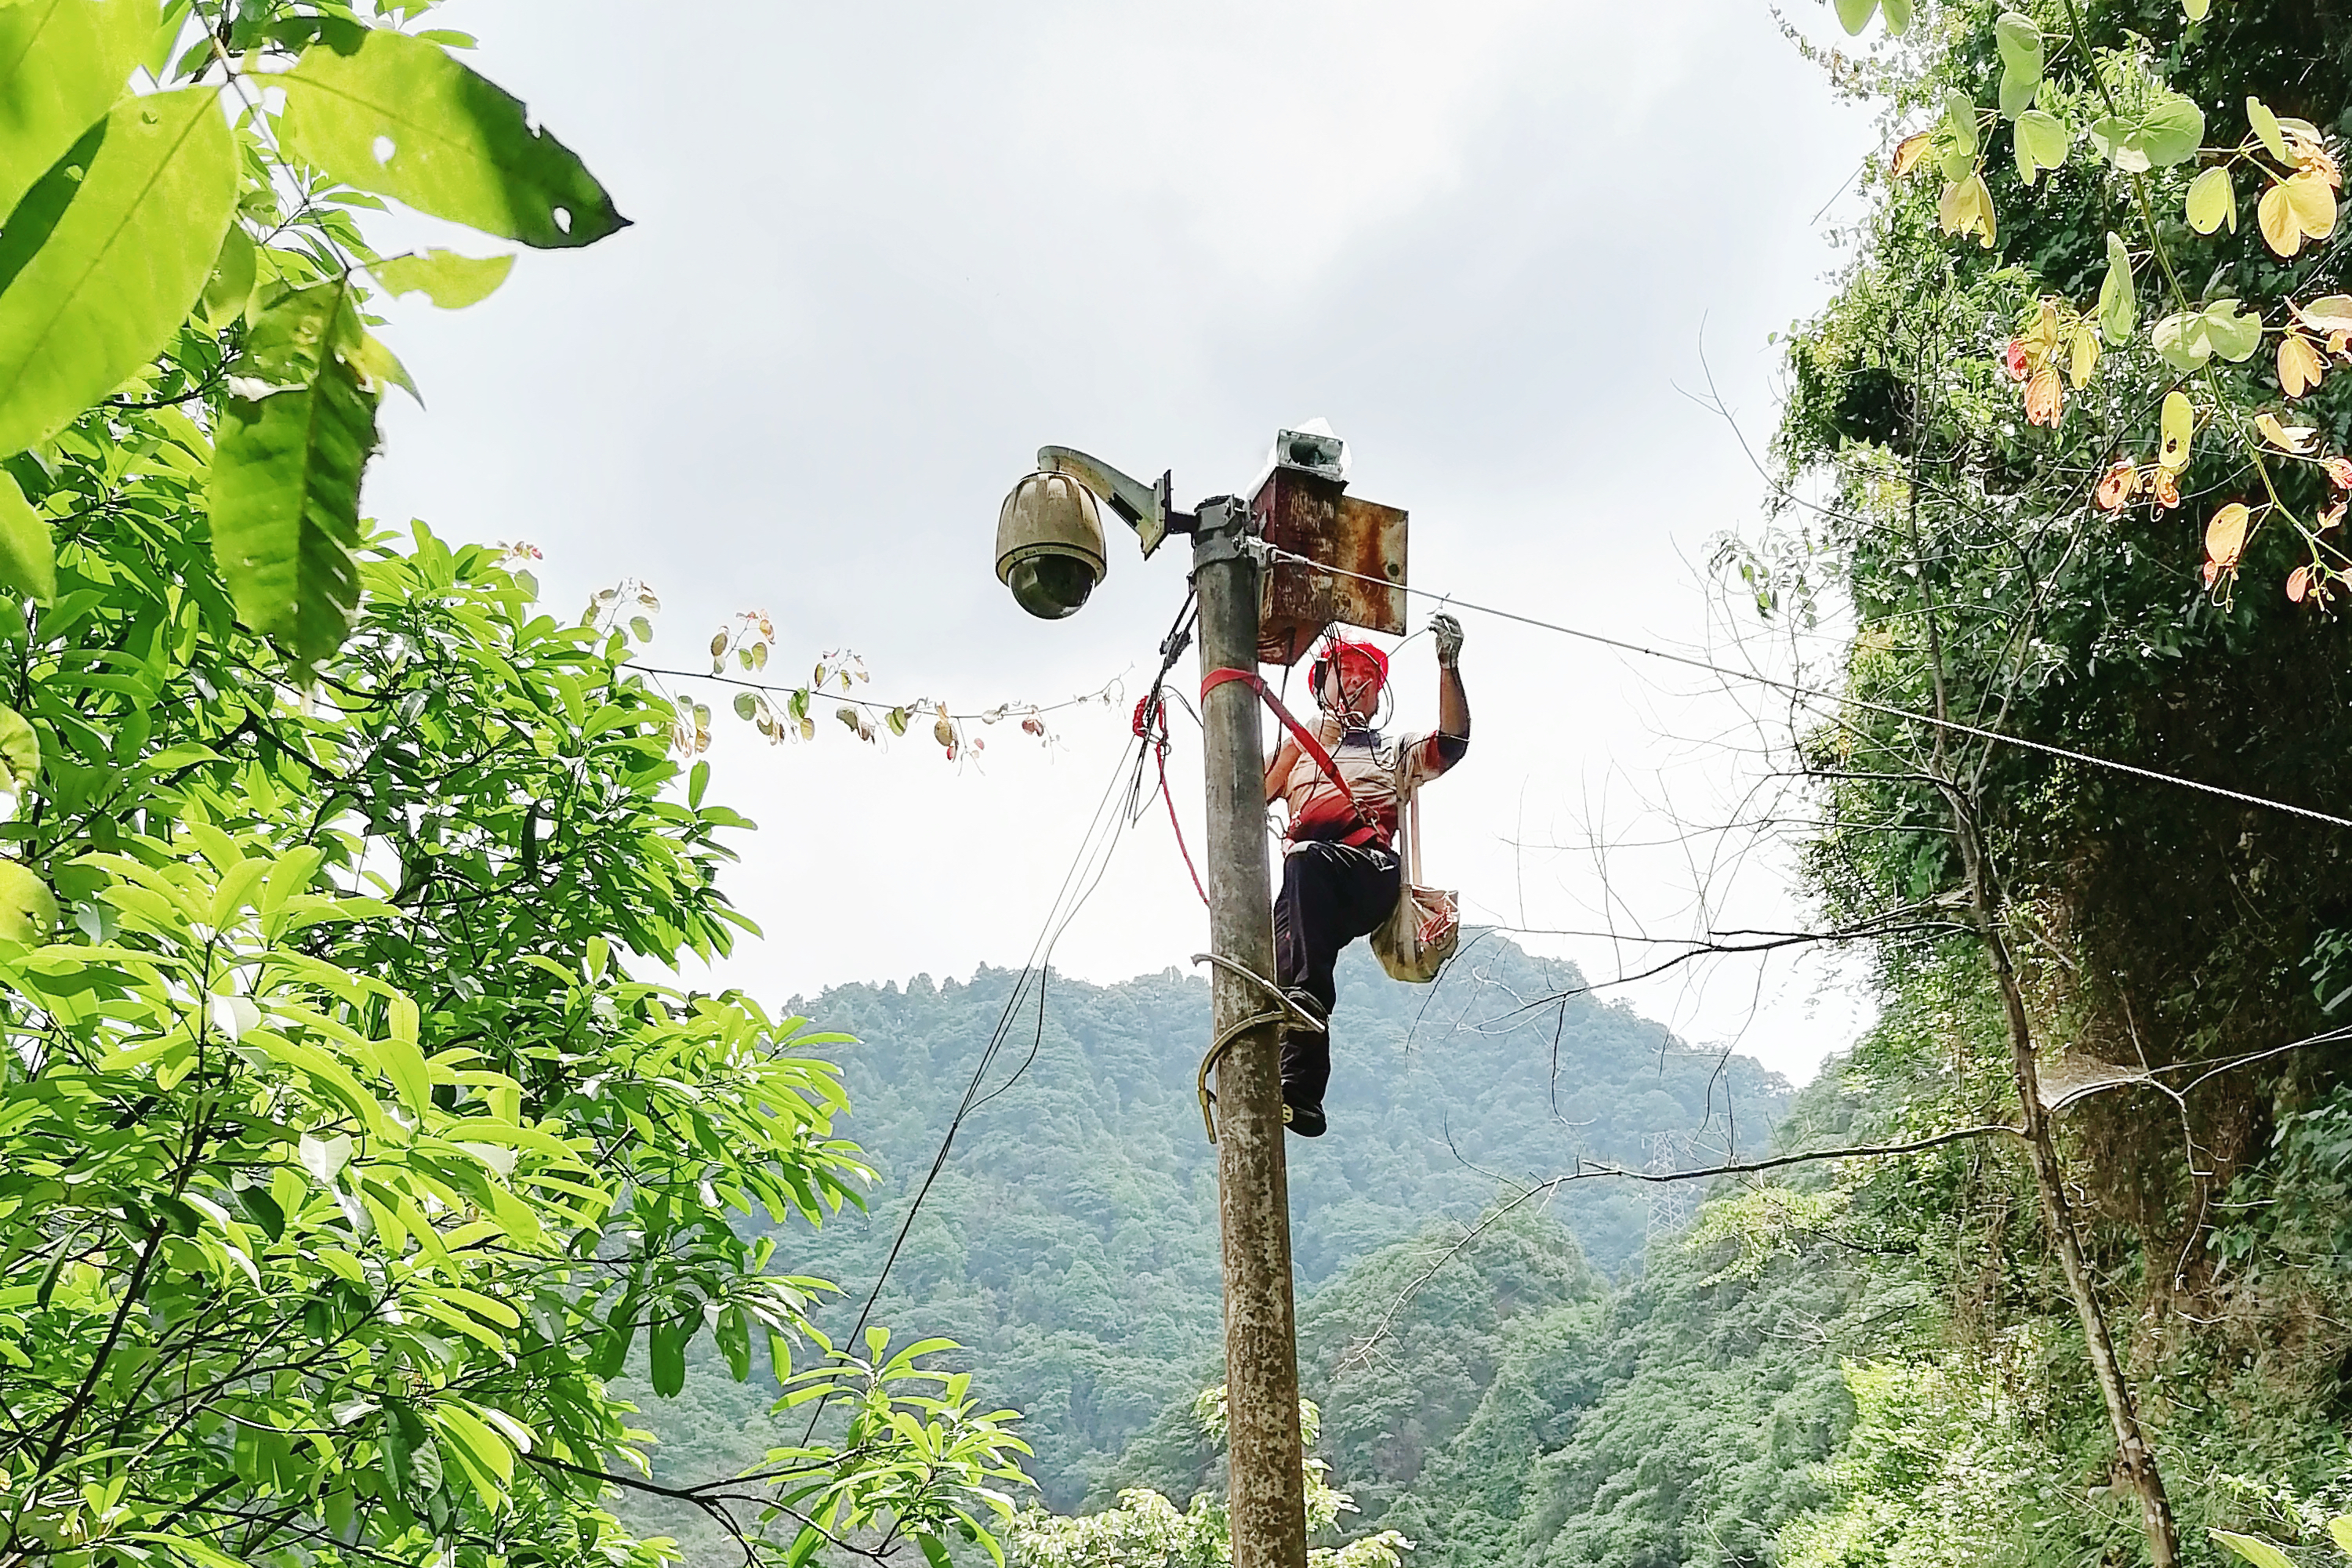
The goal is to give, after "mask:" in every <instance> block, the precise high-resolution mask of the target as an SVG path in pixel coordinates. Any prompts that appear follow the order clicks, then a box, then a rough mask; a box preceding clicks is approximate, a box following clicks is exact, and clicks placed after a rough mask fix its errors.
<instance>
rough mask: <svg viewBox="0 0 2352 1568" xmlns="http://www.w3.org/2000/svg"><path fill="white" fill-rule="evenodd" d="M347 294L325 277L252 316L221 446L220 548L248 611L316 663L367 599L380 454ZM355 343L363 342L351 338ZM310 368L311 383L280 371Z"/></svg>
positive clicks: (234, 591) (216, 548) (261, 628)
mask: <svg viewBox="0 0 2352 1568" xmlns="http://www.w3.org/2000/svg"><path fill="white" fill-rule="evenodd" d="M347 299H348V296H347V294H346V293H345V291H344V290H343V289H342V288H341V285H339V284H320V285H319V286H318V287H317V288H314V289H303V290H300V291H299V293H297V294H294V295H291V296H289V297H288V298H287V299H286V300H282V301H280V302H279V303H278V305H276V306H273V307H272V308H271V309H270V310H268V311H265V312H264V313H263V317H262V320H260V321H257V322H256V323H255V324H254V331H253V341H254V342H257V343H259V344H260V349H259V351H258V352H256V351H254V350H252V349H249V350H248V353H247V358H246V359H245V360H244V361H241V362H240V363H241V364H243V365H244V366H245V367H246V368H247V369H248V370H250V371H253V372H255V373H257V374H255V375H254V376H253V377H252V378H250V379H237V378H233V379H232V382H231V390H232V391H234V392H239V393H241V394H242V393H258V394H260V395H258V396H247V395H236V396H233V397H231V398H230V399H229V401H228V404H227V405H226V408H225V409H224V410H223V413H222V416H221V422H220V426H219V428H218V430H217V431H216V433H215V443H214V447H213V477H212V504H213V554H214V557H215V559H216V560H217V561H218V562H219V563H220V568H221V574H222V576H223V577H224V578H225V579H226V582H227V584H228V589H229V594H230V596H231V597H232V598H233V599H234V600H235V601H236V610H237V614H238V616H241V617H242V618H243V619H244V620H245V622H246V623H247V625H248V626H252V627H253V628H254V629H255V630H256V631H258V632H262V633H265V634H267V635H268V636H271V637H278V638H280V639H281V640H283V641H285V642H287V643H288V644H289V646H290V647H292V648H293V651H294V653H295V655H296V657H298V658H301V659H304V660H306V661H310V662H316V661H317V660H319V659H321V658H325V657H326V656H327V655H329V654H331V653H332V652H333V651H334V650H335V649H336V648H337V647H340V646H341V643H342V640H343V636H344V634H345V632H346V631H347V630H349V628H350V626H351V618H352V613H353V611H354V610H355V609H356V607H357V605H358V604H359V589H360V584H359V569H358V566H357V564H356V563H355V562H354V560H353V558H352V557H353V553H354V552H356V551H357V550H358V548H359V545H360V521H359V499H360V474H361V470H362V468H364V467H365V466H366V463H367V460H368V457H369V455H370V454H371V453H373V451H374V450H375V442H376V425H375V412H376V403H377V394H375V393H373V392H372V391H370V390H369V389H368V388H367V387H365V386H364V385H362V382H361V378H360V373H359V371H358V370H357V369H355V368H354V367H353V366H352V364H351V363H348V361H347V360H346V358H345V355H344V352H343V350H341V348H340V347H339V346H338V344H339V342H340V341H341V340H344V339H345V337H346V334H347V333H349V332H351V331H356V328H355V327H352V326H347V325H346V324H345V318H346V317H348V315H349V310H348V306H347V303H346V301H347ZM353 346H354V347H355V346H356V343H354V344H353ZM305 372H307V373H308V380H307V382H300V381H298V382H296V383H295V384H285V382H284V380H283V379H281V378H285V377H289V376H295V375H299V374H302V373H305Z"/></svg>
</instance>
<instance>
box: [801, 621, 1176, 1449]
mask: <svg viewBox="0 0 2352 1568" xmlns="http://www.w3.org/2000/svg"><path fill="white" fill-rule="evenodd" d="M1191 615H1192V595H1191V594H1190V593H1189V592H1188V593H1187V594H1186V595H1185V596H1184V604H1183V605H1182V607H1181V608H1180V609H1179V610H1178V611H1177V614H1176V620H1175V623H1174V625H1172V626H1171V627H1170V628H1169V633H1168V637H1167V638H1166V639H1165V640H1164V641H1163V642H1162V643H1161V644H1160V655H1161V663H1160V673H1159V675H1158V676H1156V677H1155V678H1154V679H1153V682H1152V685H1153V689H1155V690H1156V689H1158V687H1159V684H1160V681H1162V680H1165V679H1167V675H1168V671H1169V670H1170V669H1171V668H1173V667H1174V665H1175V663H1176V660H1177V658H1179V657H1180V656H1181V654H1182V652H1183V649H1184V646H1185V643H1186V642H1187V641H1189V640H1190V627H1189V624H1188V623H1189V617H1190V616H1191ZM1081 700H1083V699H1081ZM1137 744H1138V747H1139V751H1138V752H1137V755H1136V758H1135V760H1134V762H1133V763H1132V764H1130V763H1129V758H1128V755H1127V752H1126V749H1125V748H1123V747H1122V748H1121V749H1120V752H1119V755H1118V764H1117V765H1116V766H1115V767H1114V768H1113V769H1112V770H1111V774H1110V778H1109V780H1108V783H1107V784H1105V786H1104V789H1103V793H1102V795H1101V798H1100V799H1098V800H1097V802H1096V803H1095V810H1094V815H1093V816H1092V817H1091V818H1089V819H1088V821H1087V831H1086V834H1085V836H1084V837H1082V838H1081V839H1080V840H1079V843H1078V850H1077V853H1076V856H1075V857H1073V858H1072V859H1071V862H1070V867H1069V869H1068V870H1067V871H1066V872H1064V873H1063V876H1062V884H1061V886H1060V888H1058V889H1056V890H1055V894H1054V901H1053V903H1052V904H1051V905H1050V906H1049V907H1048V909H1047V910H1046V915H1045V923H1044V924H1043V925H1042V926H1041V927H1040V928H1039V930H1038V932H1037V938H1036V941H1035V942H1034V943H1032V944H1031V946H1030V949H1029V957H1028V959H1027V961H1026V962H1025V963H1023V964H1022V966H1021V973H1019V974H1018V975H1017V976H1015V978H1014V980H1013V989H1012V991H1011V993H1010V994H1008V995H1007V996H1006V997H1005V999H1004V1007H1003V1011H1002V1012H1000V1013H999V1014H998V1015H997V1018H996V1026H995V1027H994V1028H993V1029H992V1030H991V1031H990V1033H989V1037H988V1043H987V1045H985V1046H984V1047H982V1049H981V1053H980V1060H979V1061H978V1063H976V1064H975V1065H974V1066H973V1068H972V1071H971V1081H970V1082H969V1083H967V1084H966V1085H965V1086H964V1091H963V1097H962V1099H961V1100H960V1101H959V1102H958V1104H957V1106H956V1110H955V1114H954V1115H953V1116H952V1117H950V1119H949V1121H948V1125H947V1131H945V1132H944V1133H943V1134H942V1135H941V1136H940V1146H939V1152H937V1153H935V1154H934V1155H932V1157H931V1163H930V1168H929V1170H928V1171H927V1172H925V1173H924V1175H923V1180H922V1183H921V1184H920V1185H919V1186H918V1187H917V1188H916V1189H915V1196H914V1201H913V1202H911V1203H910V1204H908V1205H907V1213H906V1216H905V1217H904V1218H903V1219H902V1220H900V1221H899V1224H898V1235H897V1236H895V1237H892V1239H891V1242H890V1251H889V1253H888V1255H887V1256H886V1257H885V1258H883V1260H882V1268H881V1271H880V1272H879V1273H878V1274H877V1275H876V1276H875V1279H874V1288H873V1289H871V1290H868V1291H867V1292H866V1302H865V1305H864V1306H862V1307H860V1308H859V1309H858V1313H857V1322H856V1327H854V1328H852V1329H851V1330H850V1331H849V1334H848V1336H847V1338H846V1339H845V1341H843V1342H844V1343H846V1344H856V1342H857V1339H858V1336H859V1335H860V1334H862V1333H864V1332H865V1331H866V1324H867V1323H868V1322H869V1321H872V1319H873V1316H874V1309H875V1307H876V1305H877V1303H878V1302H879V1301H880V1300H881V1299H882V1291H883V1289H884V1287H885V1286H887V1284H888V1283H889V1280H890V1272H891V1270H892V1269H893V1268H896V1267H897V1266H898V1256H899V1254H900V1253H901V1252H903V1251H904V1250H905V1249H906V1246H907V1238H908V1236H910V1235H912V1234H913V1232H914V1228H915V1221H916V1219H917V1218H918V1217H919V1215H921V1213H922V1208H923V1203H924V1200H925V1199H927V1198H928V1197H929V1196H930V1192H931V1187H932V1185H933V1184H935V1183H936V1182H938V1180H939V1178H940V1172H942V1171H944V1170H945V1169H946V1168H947V1163H948V1155H949V1154H950V1152H952V1151H953V1150H954V1148H955V1141H956V1135H957V1134H958V1133H959V1132H961V1131H962V1130H963V1124H964V1122H965V1121H968V1120H969V1119H970V1118H971V1115H972V1114H973V1113H974V1112H975V1111H978V1110H980V1109H981V1108H982V1107H983V1106H985V1105H987V1104H988V1102H989V1101H991V1100H994V1099H996V1098H997V1097H998V1096H999V1095H1002V1094H1003V1093H1005V1092H1007V1091H1008V1090H1010V1089H1012V1088H1013V1085H1015V1084H1017V1083H1019V1082H1020V1081H1021V1079H1022V1077H1023V1076H1024V1074H1026V1073H1027V1072H1028V1070H1029V1068H1030V1065H1031V1064H1032V1063H1033V1062H1034V1061H1035V1060H1036V1059H1037V1053H1038V1051H1039V1049H1040V1048H1041V1047H1043V1045H1044V1043H1045V990H1046V986H1047V984H1048V982H1049V981H1050V979H1051V978H1052V968H1051V965H1052V962H1053V956H1054V949H1055V946H1056V945H1057V944H1058V943H1059V942H1060V941H1061V939H1062V933H1063V932H1065V931H1067V930H1068V929H1069V927H1070V924H1071V922H1072V921H1075V920H1076V919H1077V916H1078V913H1079V911H1080V910H1083V909H1085V907H1086V905H1087V900H1089V899H1091V898H1092V897H1093V896H1094V893H1095V889H1097V888H1099V887H1100V886H1101V885H1102V880H1103V878H1104V877H1105V876H1106V875H1108V872H1109V869H1110V858H1111V852H1112V851H1113V850H1114V849H1115V848H1117V847H1118V839H1119V837H1120V835H1121V834H1122V833H1123V832H1124V831H1125V830H1126V829H1127V828H1128V827H1129V826H1131V825H1132V824H1133V822H1134V821H1136V820H1137V819H1138V817H1139V815H1140V814H1139V813H1136V812H1133V811H1131V810H1130V809H1128V807H1131V805H1132V804H1133V796H1134V795H1135V792H1136V790H1137V789H1138V788H1139V782H1140V779H1141V777H1142V769H1143V763H1144V760H1145V758H1146V757H1147V756H1148V755H1149V753H1150V740H1149V739H1148V738H1147V739H1144V740H1139V742H1137ZM1123 780H1126V781H1129V782H1128V784H1127V788H1126V790H1125V791H1122V790H1121V788H1120V784H1121V782H1122V781H1123ZM1122 794H1124V795H1126V796H1127V797H1128V799H1127V801H1126V802H1125V803H1123V804H1122V805H1114V803H1117V802H1120V799H1121V795H1122ZM1073 889H1076V891H1075V893H1074V892H1073ZM1033 982H1034V995H1035V999H1036V1028H1035V1030H1034V1034H1033V1036H1032V1037H1031V1040H1030V1044H1029V1054H1028V1055H1027V1056H1026V1057H1024V1058H1022V1061H1021V1065H1020V1066H1019V1067H1017V1068H1013V1072H1012V1074H1011V1075H1010V1076H1009V1077H1007V1078H1006V1079H1005V1080H1004V1081H1003V1083H1001V1084H998V1085H997V1086H996V1087H994V1088H993V1089H987V1090H986V1091H985V1092H982V1089H983V1086H984V1085H985V1084H986V1083H987V1081H988V1075H989V1070H990V1069H991V1068H992V1067H994V1066H995V1063H996V1058H997V1056H998V1054H999V1053H1000V1052H1001V1051H1002V1050H1003V1047H1004V1042H1005V1041H1006V1039H1007V1038H1009V1037H1010V1036H1011V1034H1012V1030H1013V1018H1014V1017H1015V1016H1016V1015H1017V1014H1018V1013H1019V1012H1020V1011H1021V1010H1022V1008H1023V1006H1024V1003H1025V1002H1026V1001H1027V1000H1028V998H1029V996H1030V994H1031V990H1032V983H1033ZM828 1403H830V1398H829V1396H828V1397H827V1398H824V1399H820V1400H818V1401H817V1403H816V1407H815V1408H814V1410H812V1411H811V1412H810V1413H809V1427H808V1429H809V1431H810V1432H811V1433H814V1431H815V1430H816V1423H817V1420H818V1418H819V1417H820V1416H822V1415H824V1406H825V1405H827V1404H828ZM806 1440H807V1439H806V1438H805V1437H803V1442H805V1441H806Z"/></svg>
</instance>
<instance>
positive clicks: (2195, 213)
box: [2188, 163, 2238, 234]
mask: <svg viewBox="0 0 2352 1568" xmlns="http://www.w3.org/2000/svg"><path fill="white" fill-rule="evenodd" d="M2188 211H2189V227H2191V228H2193V229H2195V230H2196V231H2197V232H2198V233H2200V234H2210V233H2212V232H2213V231H2214V230H2215V229H2217V228H2220V227H2221V226H2222V225H2223V224H2224V223H2227V224H2228V225H2229V226H2230V230H2231V233H2233V234H2234V233H2236V232H2237V228H2238V193H2237V192H2236V191H2235V190H2234V189H2232V188H2231V184H2230V171H2229V168H2228V166H2227V165H2226V164H2221V163H2216V164H2214V165H2213V166H2212V167H2211V168H2210V169H2208V170H2206V171H2205V172H2204V173H2203V174H2199V175H2198V176H2197V177H2196V178H2195V179H2193V180H2191V181H2189V200H2188Z"/></svg>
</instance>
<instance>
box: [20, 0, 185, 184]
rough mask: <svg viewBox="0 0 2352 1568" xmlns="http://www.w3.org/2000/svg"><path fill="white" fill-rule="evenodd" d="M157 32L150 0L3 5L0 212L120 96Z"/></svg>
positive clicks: (28, 0) (35, 0) (26, 0)
mask: <svg viewBox="0 0 2352 1568" xmlns="http://www.w3.org/2000/svg"><path fill="white" fill-rule="evenodd" d="M154 32H155V0H23V3H21V4H19V5H9V6H6V7H5V8H0V213H7V212H10V211H13V210H14V209H15V207H16V204H17V202H18V201H20V200H22V199H23V197H24V195H25V192H26V190H27V189H28V188H29V187H30V186H31V185H32V184H33V182H34V181H35V180H36V179H38V178H39V177H40V174H41V172H42V171H43V170H45V169H47V167H48V166H49V165H50V164H52V163H56V162H57V161H58V159H59V158H61V157H63V156H64V155H65V152H66V149H67V148H68V147H70V146H72V145H73V144H74V143H75V142H78V141H79V140H80V139H81V133H82V132H85V131H87V130H89V127H90V123H91V121H95V120H97V119H98V117H99V116H100V115H102V114H104V113H105V112H106V110H107V106H108V105H110V104H111V103H112V102H113V101H114V100H116V99H118V98H121V96H122V94H123V90H124V89H125V88H126V87H128V86H129V84H130V79H131V70H132V68H134V67H136V66H137V65H138V64H139V62H140V59H141V58H142V56H143V55H145V53H146V52H147V44H148V40H149V39H150V38H151V37H152V36H153V35H154Z"/></svg>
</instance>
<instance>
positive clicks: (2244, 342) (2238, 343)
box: [2204, 300, 2263, 364]
mask: <svg viewBox="0 0 2352 1568" xmlns="http://www.w3.org/2000/svg"><path fill="white" fill-rule="evenodd" d="M2204 320H2205V336H2206V340H2207V341H2208V342H2210V343H2211V344H2212V345H2213V352H2214V353H2217V354H2220V355H2221V357H2222V358H2223V359H2225V360H2228V361H2229V362H2230V363H2232V364H2237V363H2242V362H2244V361H2246V360H2249V359H2252V357H2253V353H2254V351H2255V350H2256V349H2258V348H2260V347H2262V345H2263V319H2262V318H2261V317H2260V316H2258V315H2255V314H2254V313H2253V312H2252V311H2251V310H2239V309H2238V302H2237V301H2236V300H2214V301H2213V302H2212V303H2211V304H2210V305H2208V306H2206V307H2205V317H2204Z"/></svg>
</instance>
